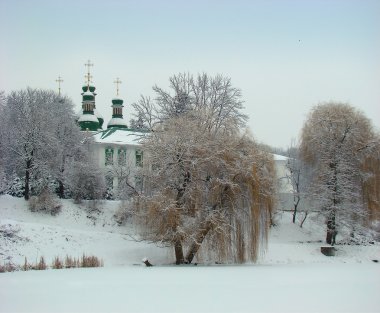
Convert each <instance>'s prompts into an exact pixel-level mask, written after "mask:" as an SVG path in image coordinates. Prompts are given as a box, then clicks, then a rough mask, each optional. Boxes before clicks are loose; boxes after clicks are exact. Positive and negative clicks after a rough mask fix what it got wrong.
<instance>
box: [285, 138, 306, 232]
mask: <svg viewBox="0 0 380 313" xmlns="http://www.w3.org/2000/svg"><path fill="white" fill-rule="evenodd" d="M287 154H288V160H287V163H286V167H287V169H288V171H289V172H288V175H287V179H288V181H289V182H290V184H291V186H292V195H293V217H292V221H293V223H295V222H296V217H297V214H298V212H299V210H300V206H301V204H302V203H303V202H305V198H306V190H307V186H308V185H307V183H308V178H309V177H308V171H307V167H306V165H305V164H304V162H303V161H302V159H301V157H300V153H299V147H298V146H296V144H295V143H294V141H292V143H291V146H290V148H289V149H288V153H287ZM303 213H304V216H303V218H302V221H301V224H300V227H302V226H303V223H304V222H305V220H306V218H307V216H308V213H309V210H308V208H307V207H305V206H303Z"/></svg>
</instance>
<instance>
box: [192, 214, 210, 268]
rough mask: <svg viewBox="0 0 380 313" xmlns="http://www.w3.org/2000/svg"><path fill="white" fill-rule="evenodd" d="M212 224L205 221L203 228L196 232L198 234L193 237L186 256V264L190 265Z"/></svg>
mask: <svg viewBox="0 0 380 313" xmlns="http://www.w3.org/2000/svg"><path fill="white" fill-rule="evenodd" d="M211 227H212V223H211V222H210V221H207V222H206V223H205V225H204V227H201V229H200V230H199V231H198V234H197V235H196V236H195V240H194V242H193V243H192V244H191V246H190V249H189V252H188V253H187V255H186V262H187V263H191V262H192V261H193V259H194V257H195V255H196V254H197V252H198V250H199V248H200V246H201V244H202V242H203V240H204V239H205V237H206V236H207V234H208V232H209V231H210V230H211Z"/></svg>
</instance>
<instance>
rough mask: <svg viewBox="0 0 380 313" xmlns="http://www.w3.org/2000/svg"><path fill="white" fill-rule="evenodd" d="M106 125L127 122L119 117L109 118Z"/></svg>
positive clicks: (121, 124) (119, 124)
mask: <svg viewBox="0 0 380 313" xmlns="http://www.w3.org/2000/svg"><path fill="white" fill-rule="evenodd" d="M107 125H108V126H125V127H126V126H127V122H126V121H125V120H123V119H122V118H120V117H114V118H111V120H110V121H109V122H108V124H107Z"/></svg>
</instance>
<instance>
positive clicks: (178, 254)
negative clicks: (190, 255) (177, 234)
mask: <svg viewBox="0 0 380 313" xmlns="http://www.w3.org/2000/svg"><path fill="white" fill-rule="evenodd" d="M174 252H175V264H177V265H179V264H184V263H185V257H184V256H183V247H182V242H181V240H180V239H176V241H175V243H174Z"/></svg>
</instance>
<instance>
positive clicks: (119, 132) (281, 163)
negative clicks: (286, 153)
mask: <svg viewBox="0 0 380 313" xmlns="http://www.w3.org/2000/svg"><path fill="white" fill-rule="evenodd" d="M85 65H86V67H87V68H88V71H87V74H86V75H85V77H86V84H84V85H83V86H82V113H81V116H80V117H79V119H78V124H79V126H80V128H81V130H82V131H84V132H87V133H88V134H89V137H91V138H92V139H93V140H91V144H90V145H89V152H90V153H91V155H92V156H93V158H94V161H95V162H96V163H97V164H98V166H99V167H100V168H101V169H103V170H104V172H105V173H106V184H107V188H108V189H109V190H113V191H114V192H117V191H118V190H119V189H120V188H119V187H125V186H126V185H129V186H131V187H133V188H134V189H135V190H136V191H141V190H142V188H143V182H142V180H141V178H140V177H139V176H138V175H137V170H138V169H139V168H140V167H142V166H143V162H144V154H143V151H142V150H141V145H140V140H141V138H142V137H143V136H144V134H146V131H143V130H136V129H132V128H129V127H128V126H127V123H126V121H125V120H124V118H123V107H124V106H123V99H121V98H120V97H119V84H120V83H121V81H120V80H119V79H118V78H117V79H116V81H115V84H116V90H117V91H116V97H115V98H113V99H112V105H111V107H112V118H111V120H110V121H109V122H108V123H107V125H106V126H104V125H103V124H104V119H103V118H102V117H101V116H100V115H98V114H97V112H96V105H95V97H96V92H95V90H96V88H95V86H94V85H93V84H92V82H91V78H92V76H91V74H90V70H89V69H90V67H91V66H93V64H91V63H90V61H88V63H86V64H85ZM103 128H104V129H103ZM273 157H274V162H275V167H276V175H277V180H278V194H279V199H278V200H279V205H280V207H281V208H282V209H291V208H292V201H293V193H292V185H291V183H290V181H289V176H290V173H289V169H288V168H287V166H286V165H287V159H288V158H287V157H283V156H279V155H273ZM124 189H125V188H124Z"/></svg>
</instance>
